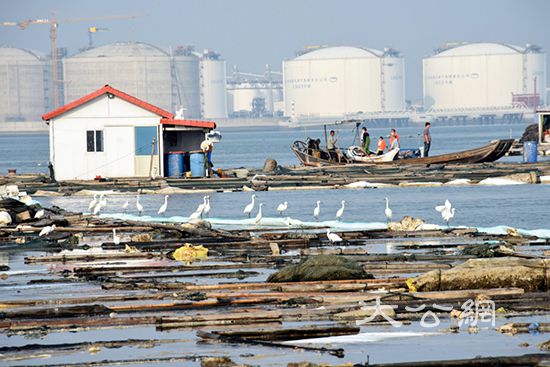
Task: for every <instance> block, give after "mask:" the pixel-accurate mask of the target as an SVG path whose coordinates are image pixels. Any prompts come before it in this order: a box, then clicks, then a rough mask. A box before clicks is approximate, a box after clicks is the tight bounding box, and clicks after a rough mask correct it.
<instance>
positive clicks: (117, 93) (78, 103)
mask: <svg viewBox="0 0 550 367" xmlns="http://www.w3.org/2000/svg"><path fill="white" fill-rule="evenodd" d="M107 93H110V94H112V95H114V96H117V97H118V98H121V99H123V100H125V101H127V102H130V103H132V104H135V105H136V106H139V107H142V108H144V109H146V110H148V111H151V112H153V113H155V114H157V115H159V116H160V117H161V118H163V119H165V118H168V119H173V118H174V115H173V114H171V113H170V112H168V111H165V110H163V109H162V108H159V107H156V106H153V105H152V104H149V103H147V102H145V101H142V100H141V99H138V98H136V97H132V96H131V95H129V94H126V93H124V92H122V91H120V90H118V89H115V88H113V87H111V86H109V85H106V86H104V87H103V88H100V89H98V90H96V91H95V92H92V93H90V94H88V95H86V96H84V97H82V98H79V99H77V100H76V101H73V102H71V103H68V104H66V105H64V106H61V107H59V108H57V109H55V110H53V111H51V112H48V113H46V114H44V115H43V116H42V120H45V121H47V120H51V119H52V118H54V117H57V116H59V115H62V114H64V113H65V112H68V111H70V110H72V109H73V108H76V107H78V106H81V105H83V104H85V103H87V102H90V101H92V100H94V99H96V98H97V97H100V96H102V95H104V94H107Z"/></svg>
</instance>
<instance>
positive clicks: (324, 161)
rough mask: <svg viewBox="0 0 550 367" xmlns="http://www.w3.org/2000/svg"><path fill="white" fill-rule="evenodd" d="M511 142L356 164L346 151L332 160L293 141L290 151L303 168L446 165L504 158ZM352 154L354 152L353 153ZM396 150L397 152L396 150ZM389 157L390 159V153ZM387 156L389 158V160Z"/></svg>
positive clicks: (377, 157)
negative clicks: (355, 165) (445, 152)
mask: <svg viewBox="0 0 550 367" xmlns="http://www.w3.org/2000/svg"><path fill="white" fill-rule="evenodd" d="M513 142H514V140H513V139H503V140H493V141H491V142H490V143H489V144H487V145H484V146H482V147H479V148H474V149H468V150H464V151H460V152H454V153H447V154H441V155H435V156H432V157H419V158H408V159H398V155H397V153H398V152H392V151H390V152H388V153H386V154H383V155H380V156H372V157H371V159H370V160H364V161H357V160H354V159H353V155H352V156H349V155H348V150H342V149H340V150H337V154H336V157H331V156H330V154H329V153H328V151H326V150H322V149H312V147H311V144H309V143H308V144H306V143H304V142H303V141H299V140H297V141H295V142H294V143H293V144H292V146H291V148H292V151H293V152H294V154H296V156H297V157H298V160H300V162H301V163H302V164H303V165H304V166H317V167H318V166H326V165H345V164H419V165H428V164H446V163H486V162H494V161H496V160H498V159H499V158H501V157H502V156H504V155H505V154H506V152H508V150H509V149H510V147H511V146H512V144H513ZM353 151H355V150H353ZM397 151H398V150H397ZM390 153H391V154H393V157H391V154H390ZM390 157H391V159H390Z"/></svg>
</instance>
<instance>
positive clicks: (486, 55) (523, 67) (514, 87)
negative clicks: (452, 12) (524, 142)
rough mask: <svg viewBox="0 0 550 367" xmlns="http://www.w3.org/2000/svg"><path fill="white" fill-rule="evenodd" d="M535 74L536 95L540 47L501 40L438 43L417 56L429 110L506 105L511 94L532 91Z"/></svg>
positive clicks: (541, 83) (540, 83)
mask: <svg viewBox="0 0 550 367" xmlns="http://www.w3.org/2000/svg"><path fill="white" fill-rule="evenodd" d="M535 77H536V83H537V87H538V88H540V89H539V90H538V91H537V93H540V95H541V96H542V95H543V94H544V93H541V92H542V91H543V90H544V89H543V88H544V87H545V86H546V55H545V54H544V53H543V52H542V51H541V50H540V48H538V49H536V48H532V47H529V48H524V47H519V46H514V45H508V44H502V43H471V44H458V45H451V46H444V47H442V48H440V49H438V50H436V51H435V53H434V55H433V56H431V57H428V58H425V59H424V60H423V89H424V91H423V94H424V105H425V107H426V108H427V109H429V108H431V109H435V110H467V109H480V108H482V109H483V108H498V107H510V106H512V105H513V96H514V95H525V94H529V93H533V92H534V89H535V88H534V78H535ZM539 79H540V80H539ZM542 99H544V97H542Z"/></svg>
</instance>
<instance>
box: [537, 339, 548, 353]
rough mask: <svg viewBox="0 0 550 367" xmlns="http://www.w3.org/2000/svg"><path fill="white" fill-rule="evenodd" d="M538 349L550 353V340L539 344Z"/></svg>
mask: <svg viewBox="0 0 550 367" xmlns="http://www.w3.org/2000/svg"><path fill="white" fill-rule="evenodd" d="M539 348H540V350H545V351H547V352H550V340H548V341H546V342H544V343H542V344H540V345H539Z"/></svg>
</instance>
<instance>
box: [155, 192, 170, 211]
mask: <svg viewBox="0 0 550 367" xmlns="http://www.w3.org/2000/svg"><path fill="white" fill-rule="evenodd" d="M166 208H168V195H164V204H162V206H161V207H160V208H159V211H158V212H157V214H162V215H164V213H166Z"/></svg>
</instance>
